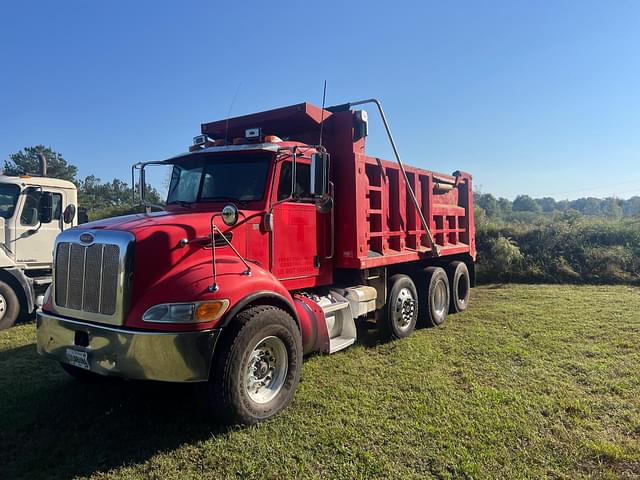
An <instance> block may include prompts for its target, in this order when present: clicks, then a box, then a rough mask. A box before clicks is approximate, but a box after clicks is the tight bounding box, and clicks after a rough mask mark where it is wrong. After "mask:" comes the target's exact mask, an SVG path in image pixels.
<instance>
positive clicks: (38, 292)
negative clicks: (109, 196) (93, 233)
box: [0, 175, 78, 330]
mask: <svg viewBox="0 0 640 480" xmlns="http://www.w3.org/2000/svg"><path fill="white" fill-rule="evenodd" d="M77 204H78V195H77V189H76V186H75V185H74V184H73V183H71V182H69V181H66V180H59V179H55V178H47V177H35V176H20V177H10V176H5V175H0V330H2V329H5V328H9V327H10V326H12V325H13V324H14V323H15V321H16V319H17V318H18V317H19V316H24V317H29V316H30V315H32V314H33V312H34V311H35V309H36V308H37V306H38V299H39V297H41V296H42V295H43V294H44V292H45V291H46V289H47V287H48V286H49V285H50V284H51V275H52V260H53V244H54V241H55V238H56V236H57V235H58V234H59V233H60V232H61V231H63V230H66V229H68V228H71V227H73V226H75V225H77V223H78V211H77Z"/></svg>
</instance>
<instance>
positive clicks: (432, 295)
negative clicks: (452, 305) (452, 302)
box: [418, 267, 450, 327]
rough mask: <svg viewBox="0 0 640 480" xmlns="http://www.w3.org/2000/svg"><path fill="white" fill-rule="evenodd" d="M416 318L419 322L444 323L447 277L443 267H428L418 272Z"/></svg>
mask: <svg viewBox="0 0 640 480" xmlns="http://www.w3.org/2000/svg"><path fill="white" fill-rule="evenodd" d="M420 277H421V282H420V284H421V285H420V291H419V292H420V293H419V297H418V306H419V309H418V319H419V321H420V323H422V324H424V325H428V326H431V327H437V326H440V325H442V324H443V323H444V321H445V320H446V319H447V313H448V312H449V296H450V293H449V279H448V278H447V273H446V272H445V271H444V269H442V268H440V267H428V268H425V269H424V270H423V271H422V272H420Z"/></svg>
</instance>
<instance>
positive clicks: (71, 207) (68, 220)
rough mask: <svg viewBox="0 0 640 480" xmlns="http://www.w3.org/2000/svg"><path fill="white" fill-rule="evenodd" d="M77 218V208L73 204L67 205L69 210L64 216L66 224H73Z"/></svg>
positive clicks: (66, 210) (66, 209) (65, 210)
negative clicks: (74, 218)
mask: <svg viewBox="0 0 640 480" xmlns="http://www.w3.org/2000/svg"><path fill="white" fill-rule="evenodd" d="M75 216H76V206H75V205H74V204H73V203H70V204H69V205H67V208H65V209H64V213H63V214H62V219H63V220H64V223H71V222H73V217H75Z"/></svg>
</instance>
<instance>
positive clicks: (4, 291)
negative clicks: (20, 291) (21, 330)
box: [0, 281, 20, 330]
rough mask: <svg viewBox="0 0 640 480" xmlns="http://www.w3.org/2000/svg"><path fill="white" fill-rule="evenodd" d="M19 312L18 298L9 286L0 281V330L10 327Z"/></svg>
mask: <svg viewBox="0 0 640 480" xmlns="http://www.w3.org/2000/svg"><path fill="white" fill-rule="evenodd" d="M19 314H20V300H18V296H17V295H16V292H15V291H14V290H13V288H11V286H10V285H9V284H7V283H5V282H3V281H0V330H4V329H6V328H9V327H12V326H13V324H14V323H16V320H17V319H18V315H19Z"/></svg>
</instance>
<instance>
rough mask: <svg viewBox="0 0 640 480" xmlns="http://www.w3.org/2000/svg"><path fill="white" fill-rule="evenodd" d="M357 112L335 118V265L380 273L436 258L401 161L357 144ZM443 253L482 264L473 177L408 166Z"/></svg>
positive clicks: (330, 144) (331, 146)
mask: <svg viewBox="0 0 640 480" xmlns="http://www.w3.org/2000/svg"><path fill="white" fill-rule="evenodd" d="M354 119H355V114H354V112H352V111H346V112H339V113H334V114H333V115H332V117H331V119H330V122H328V124H329V127H328V128H327V130H328V132H329V135H328V140H327V143H326V145H327V149H328V150H329V153H331V169H332V175H331V176H332V180H333V182H334V183H335V192H336V193H335V205H336V211H335V225H336V227H335V228H336V234H335V241H336V246H335V264H334V265H335V267H337V268H358V269H363V268H374V267H380V266H387V265H392V264H396V263H402V262H410V261H415V260H421V259H424V258H429V257H432V255H433V252H432V251H431V248H430V243H429V241H428V237H427V235H426V232H425V230H424V229H423V228H422V222H421V221H420V216H419V214H418V212H417V210H416V208H415V205H414V203H413V201H412V199H411V196H410V194H409V192H408V190H407V187H406V182H405V180H404V176H403V175H402V171H401V170H400V167H399V165H398V163H397V162H395V161H393V162H391V161H387V160H381V159H379V158H375V157H370V156H367V155H366V154H365V139H366V137H363V138H361V139H359V140H354V138H355V136H356V131H355V129H354V127H353V125H354V124H355V120H354ZM405 171H406V172H407V176H408V178H409V185H410V186H411V189H413V191H414V193H415V196H416V198H417V199H418V204H419V206H420V208H421V209H422V212H423V214H424V217H425V220H426V221H427V223H428V227H429V230H430V231H431V233H432V235H433V239H434V241H435V243H436V245H437V249H438V251H439V255H441V256H446V255H456V254H469V255H470V256H471V257H472V258H473V259H475V255H476V249H475V227H474V223H473V191H472V185H471V175H469V174H468V173H462V172H456V175H455V176H450V175H443V174H438V173H434V172H430V171H428V170H422V169H419V168H415V167H411V166H407V165H405Z"/></svg>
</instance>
